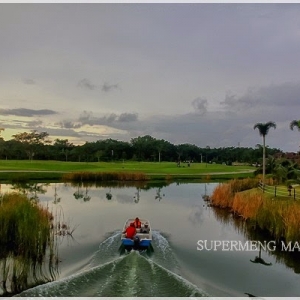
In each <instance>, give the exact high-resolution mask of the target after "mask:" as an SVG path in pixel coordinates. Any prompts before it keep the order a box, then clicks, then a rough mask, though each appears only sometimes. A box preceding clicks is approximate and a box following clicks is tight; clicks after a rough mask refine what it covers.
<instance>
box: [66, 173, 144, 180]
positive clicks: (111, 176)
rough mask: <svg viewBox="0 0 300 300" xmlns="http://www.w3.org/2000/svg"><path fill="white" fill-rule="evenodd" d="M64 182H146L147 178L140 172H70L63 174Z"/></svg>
mask: <svg viewBox="0 0 300 300" xmlns="http://www.w3.org/2000/svg"><path fill="white" fill-rule="evenodd" d="M62 180H63V181H64V182H101V181H146V180H149V177H148V176H147V175H146V174H144V173H140V172H136V173H127V172H72V173H67V174H64V175H63V177H62Z"/></svg>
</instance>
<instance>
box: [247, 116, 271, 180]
mask: <svg viewBox="0 0 300 300" xmlns="http://www.w3.org/2000/svg"><path fill="white" fill-rule="evenodd" d="M271 127H273V128H274V129H275V128H276V124H275V123H274V122H271V121H270V122H267V123H256V124H255V125H254V128H253V129H256V128H258V130H259V134H260V135H261V136H262V137H263V184H264V183H265V174H266V135H267V134H268V132H269V129H270V128H271Z"/></svg>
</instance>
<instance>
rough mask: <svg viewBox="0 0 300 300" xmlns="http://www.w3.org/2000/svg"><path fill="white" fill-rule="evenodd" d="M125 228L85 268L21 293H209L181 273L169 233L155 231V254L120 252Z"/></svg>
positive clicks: (59, 294)
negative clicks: (121, 253) (163, 234)
mask: <svg viewBox="0 0 300 300" xmlns="http://www.w3.org/2000/svg"><path fill="white" fill-rule="evenodd" d="M120 235H121V232H114V233H112V234H111V235H110V236H109V237H108V238H107V239H105V240H104V241H103V242H102V243H101V244H100V245H99V250H98V251H96V252H95V254H94V256H93V257H92V259H91V261H90V262H89V264H88V265H87V266H86V267H85V268H84V270H82V271H81V272H79V273H77V274H74V275H72V276H69V277H67V278H64V279H61V280H58V281H55V282H51V283H47V284H44V285H40V286H37V287H35V288H32V289H29V290H26V291H24V292H22V293H20V294H19V295H17V296H21V297H27V296H34V297H37V296H38V297H54V296H60V297H62V296H64V297H73V296H77V297H121V296H122V297H144V296H152V297H172V296H173V297H174V296H177V297H190V296H194V297H197V296H198V297H200V296H208V295H207V294H206V293H204V292H203V291H201V290H200V289H199V288H197V287H196V286H195V285H193V284H192V283H190V282H188V281H187V280H185V279H184V278H182V277H180V275H179V268H178V264H177V262H176V259H175V256H174V254H173V252H172V249H171V247H170V245H169V243H168V241H167V239H166V238H165V237H163V236H162V235H161V234H160V233H159V232H157V231H155V232H153V248H154V255H152V256H149V255H147V253H146V252H141V253H140V252H138V251H131V252H129V253H125V254H124V255H120V254H119V252H118V247H119V246H120Z"/></svg>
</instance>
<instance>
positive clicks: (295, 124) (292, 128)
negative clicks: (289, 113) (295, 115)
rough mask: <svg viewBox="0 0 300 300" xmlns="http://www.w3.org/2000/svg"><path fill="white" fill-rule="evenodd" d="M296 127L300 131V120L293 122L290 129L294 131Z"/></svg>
mask: <svg viewBox="0 0 300 300" xmlns="http://www.w3.org/2000/svg"><path fill="white" fill-rule="evenodd" d="M294 127H296V128H297V129H298V130H299V131H300V120H293V121H292V122H291V123H290V129H291V130H294Z"/></svg>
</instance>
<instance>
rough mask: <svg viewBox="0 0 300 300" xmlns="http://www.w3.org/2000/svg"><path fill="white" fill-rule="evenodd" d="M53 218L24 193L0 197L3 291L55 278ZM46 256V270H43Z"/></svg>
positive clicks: (17, 289) (8, 291)
mask: <svg viewBox="0 0 300 300" xmlns="http://www.w3.org/2000/svg"><path fill="white" fill-rule="evenodd" d="M52 219H53V216H52V214H51V213H49V211H48V210H47V209H45V208H43V207H41V206H39V205H38V204H37V203H35V202H33V201H30V200H29V199H28V198H27V197H26V196H25V195H22V194H17V193H11V194H5V195H3V196H1V198H0V266H1V267H0V270H2V272H1V274H0V281H1V282H2V285H1V288H2V293H3V294H9V293H12V294H13V293H16V292H19V291H22V290H24V289H26V288H28V287H29V286H31V285H35V283H37V282H39V283H40V282H45V281H49V280H53V279H54V273H55V272H54V254H55V253H54V251H55V247H54V236H53V230H52V229H53V228H52V227H53V224H52ZM47 255H49V256H48V257H47V259H48V262H49V264H48V267H49V269H48V271H49V272H48V273H46V272H45V270H44V269H43V262H44V260H45V259H46V256H47ZM0 290H1V289H0ZM0 294H1V293H0Z"/></svg>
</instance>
